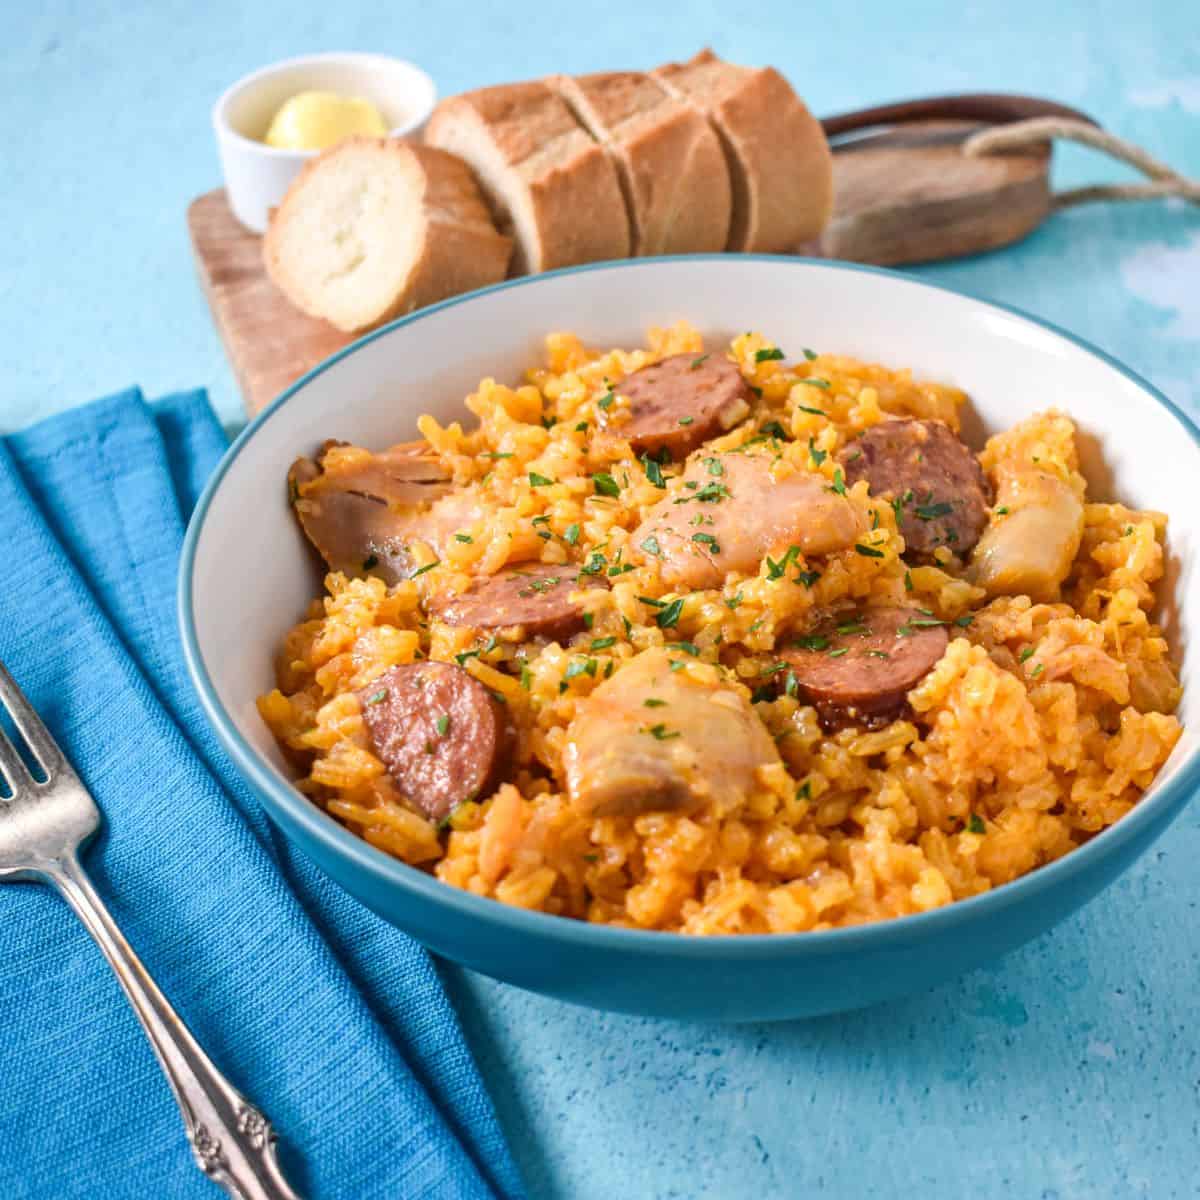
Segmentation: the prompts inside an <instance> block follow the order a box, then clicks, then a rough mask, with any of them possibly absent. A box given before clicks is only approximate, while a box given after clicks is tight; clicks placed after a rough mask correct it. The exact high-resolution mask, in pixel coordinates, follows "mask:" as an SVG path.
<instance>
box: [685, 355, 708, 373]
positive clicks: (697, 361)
mask: <svg viewBox="0 0 1200 1200" xmlns="http://www.w3.org/2000/svg"><path fill="white" fill-rule="evenodd" d="M707 360H708V355H707V354H702V355H700V357H699V358H693V359H692V362H691V365H690V366H689V367H688V370H689V371H694V370H695V369H696V368H697V367H700V366H703V365H704V363H705V362H706V361H707Z"/></svg>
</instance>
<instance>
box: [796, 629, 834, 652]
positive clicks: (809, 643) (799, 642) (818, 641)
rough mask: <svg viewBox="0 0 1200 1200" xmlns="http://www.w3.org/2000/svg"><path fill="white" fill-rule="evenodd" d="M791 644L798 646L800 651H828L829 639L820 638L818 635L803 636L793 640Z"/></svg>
mask: <svg viewBox="0 0 1200 1200" xmlns="http://www.w3.org/2000/svg"><path fill="white" fill-rule="evenodd" d="M792 644H793V645H794V646H799V647H800V649H801V650H828V649H829V639H828V638H827V637H822V636H821V634H819V633H808V634H803V635H801V636H800V637H797V638H793V639H792Z"/></svg>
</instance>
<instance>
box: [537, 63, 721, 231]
mask: <svg viewBox="0 0 1200 1200" xmlns="http://www.w3.org/2000/svg"><path fill="white" fill-rule="evenodd" d="M548 82H549V83H550V84H551V85H552V86H553V87H554V88H555V89H556V90H557V91H558V93H559V95H560V96H562V98H563V99H564V100H565V101H566V102H567V104H568V105H569V107H570V108H571V111H572V112H573V113H574V114H575V116H576V117H577V118H578V119H579V121H580V123H581V124H582V125H583V126H584V127H585V128H586V129H587V130H588V132H589V133H591V135H592V136H593V137H594V138H595V139H596V140H597V141H598V142H600V143H601V144H602V145H603V146H604V148H605V150H607V151H608V154H609V156H610V157H611V159H612V161H613V165H614V166H615V167H616V169H617V178H618V179H619V180H620V183H621V191H622V192H623V193H624V195H625V204H626V208H627V209H628V212H629V224H630V232H631V234H632V239H631V241H632V244H631V253H633V254H635V255H641V254H691V253H698V252H704V251H713V250H724V249H725V243H726V241H727V240H728V237H729V221H730V215H731V211H732V205H733V200H732V195H731V190H730V184H729V171H728V168H727V167H726V165H725V156H724V153H723V151H722V150H721V143H720V142H719V141H718V140H717V136H716V134H715V133H714V132H713V129H712V126H711V125H710V124H709V122H708V120H707V119H706V117H705V116H704V115H703V114H702V113H701V112H700V111H699V110H698V109H697V108H695V107H694V106H693V105H691V104H688V103H685V102H684V101H681V100H678V99H676V98H675V97H674V96H672V95H671V94H670V93H669V92H668V91H667V90H666V88H664V87H663V86H662V84H660V83H659V82H658V81H657V80H655V79H652V78H651V77H650V76H649V75H644V74H642V73H641V72H639V71H605V72H601V73H599V74H595V75H580V76H577V77H572V76H570V75H555V76H553V77H552V78H551V79H550V80H548Z"/></svg>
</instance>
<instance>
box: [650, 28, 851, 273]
mask: <svg viewBox="0 0 1200 1200" xmlns="http://www.w3.org/2000/svg"><path fill="white" fill-rule="evenodd" d="M654 76H655V77H656V78H657V79H659V80H661V81H662V83H663V85H664V86H665V87H666V88H667V89H668V90H669V91H670V92H671V93H672V94H673V95H675V96H677V97H678V98H679V99H680V100H686V101H688V102H690V103H691V104H694V105H695V106H696V107H697V108H699V109H700V110H701V111H702V112H704V113H705V114H706V115H707V117H708V119H709V121H711V123H712V126H713V128H714V129H715V130H716V132H717V134H718V136H719V137H720V139H721V146H722V148H723V150H724V151H725V160H726V163H727V164H728V167H729V178H730V182H731V183H732V185H733V219H732V222H731V224H730V230H729V242H728V244H727V249H729V250H739V251H760V252H767V253H786V252H788V251H794V250H795V249H796V248H797V247H798V246H799V245H800V244H801V243H802V242H805V241H807V240H808V239H810V238H813V237H816V236H817V234H819V233H820V232H821V230H822V229H823V228H824V227H825V224H826V222H827V221H828V220H829V216H830V213H831V211H832V209H833V160H832V156H831V155H830V152H829V143H828V142H827V141H826V140H825V134H824V131H823V130H822V129H821V125H820V122H818V121H817V119H816V118H815V117H814V116H813V115H812V113H810V112H809V111H808V109H807V108H806V107H805V105H804V102H803V101H802V100H801V99H800V97H799V96H797V95H796V93H795V92H794V91H793V90H792V86H791V84H789V83H788V81H787V80H786V79H784V77H783V76H782V75H780V74H779V72H778V71H776V70H775V69H774V68H773V67H758V68H755V67H739V66H735V65H734V64H733V63H727V62H723V61H722V60H721V59H719V58H718V57H717V56H716V55H715V54H713V52H712V51H711V50H702V51H701V52H700V53H699V54H697V55H696V57H695V58H693V59H691V61H689V62H686V63H668V64H666V65H665V66H661V67H659V68H658V69H657V70H656V71H654Z"/></svg>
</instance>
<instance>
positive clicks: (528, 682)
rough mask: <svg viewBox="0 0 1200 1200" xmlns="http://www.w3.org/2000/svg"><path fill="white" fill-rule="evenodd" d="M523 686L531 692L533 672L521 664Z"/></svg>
mask: <svg viewBox="0 0 1200 1200" xmlns="http://www.w3.org/2000/svg"><path fill="white" fill-rule="evenodd" d="M521 686H522V687H523V688H524V689H525V690H526V691H529V689H530V688H531V687H532V686H533V672H532V671H531V670H530V669H529V667H528V666H527V665H526V664H525V663H522V664H521Z"/></svg>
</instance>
